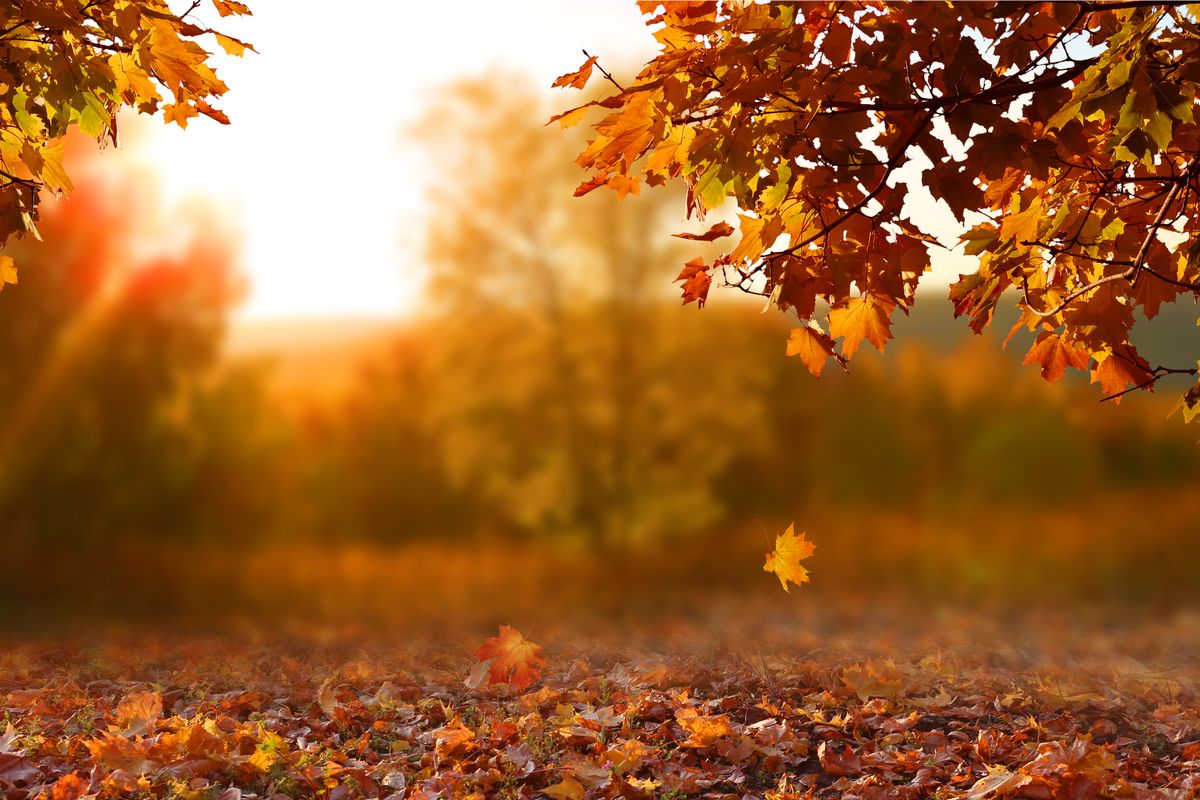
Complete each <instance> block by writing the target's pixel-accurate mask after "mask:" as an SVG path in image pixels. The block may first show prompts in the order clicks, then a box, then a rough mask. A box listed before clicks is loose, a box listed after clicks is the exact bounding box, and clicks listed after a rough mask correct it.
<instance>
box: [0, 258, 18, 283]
mask: <svg viewBox="0 0 1200 800" xmlns="http://www.w3.org/2000/svg"><path fill="white" fill-rule="evenodd" d="M16 282H17V265H16V262H14V261H13V259H12V256H0V290H3V289H4V287H5V285H7V284H10V283H16Z"/></svg>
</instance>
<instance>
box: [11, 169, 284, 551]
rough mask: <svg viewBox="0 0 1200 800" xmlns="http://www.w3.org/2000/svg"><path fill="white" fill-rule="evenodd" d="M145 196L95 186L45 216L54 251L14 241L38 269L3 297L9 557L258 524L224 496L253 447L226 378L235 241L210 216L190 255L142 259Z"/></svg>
mask: <svg viewBox="0 0 1200 800" xmlns="http://www.w3.org/2000/svg"><path fill="white" fill-rule="evenodd" d="M145 187H146V183H145V182H144V181H141V182H139V181H124V180H121V179H119V178H118V179H116V180H114V179H112V177H111V176H109V177H108V178H107V179H105V178H103V177H100V176H96V177H92V178H89V179H86V180H84V181H81V184H80V187H79V188H78V190H77V191H75V192H74V193H73V194H72V195H70V196H69V197H68V198H66V199H63V200H60V201H59V202H57V203H55V204H54V205H53V206H51V207H50V209H49V211H48V213H46V215H45V219H44V223H43V227H44V229H45V232H46V241H45V243H41V244H39V243H36V242H32V241H29V240H26V241H23V242H20V243H18V244H17V245H16V248H17V250H18V251H19V255H20V257H21V258H23V259H24V260H25V262H26V263H27V264H29V265H30V266H35V267H36V268H35V269H29V270H27V271H26V272H25V273H24V275H23V280H22V292H21V293H20V294H19V295H17V294H15V293H6V294H4V295H3V296H0V359H2V360H3V362H4V369H3V370H2V371H0V420H2V421H3V422H2V424H0V529H3V530H4V532H5V544H7V545H9V546H22V545H29V546H34V545H36V546H44V545H47V544H53V543H58V544H61V545H63V546H68V547H79V546H85V545H88V544H89V543H91V544H96V543H101V542H111V541H113V540H116V539H119V538H121V537H129V536H138V535H146V536H152V537H163V536H168V535H171V534H174V535H182V534H185V533H187V534H189V535H191V534H196V533H198V532H200V531H202V530H206V529H207V530H208V531H209V532H211V530H212V528H214V527H219V524H218V523H216V522H215V521H214V520H215V519H216V518H222V515H221V514H219V513H216V514H214V513H213V512H214V511H215V510H216V509H218V508H220V509H222V511H224V512H230V511H231V510H235V509H234V508H233V507H236V509H240V511H239V512H238V513H241V514H242V518H241V520H240V521H242V522H244V523H253V521H254V520H253V518H252V516H251V515H250V514H248V513H244V512H245V511H246V509H245V507H244V506H245V501H243V500H238V501H236V502H232V503H231V505H226V504H225V502H224V501H223V499H222V495H221V492H220V491H219V490H218V489H217V488H216V484H220V485H221V486H225V487H227V486H230V485H231V484H233V483H235V482H236V481H247V480H248V476H247V474H245V473H240V472H239V469H238V465H239V459H242V461H243V462H244V461H245V460H246V459H248V458H249V456H247V455H246V449H247V447H248V443H251V442H253V441H254V439H253V435H252V431H253V415H252V414H250V413H249V411H250V409H249V408H247V406H246V403H244V402H243V403H242V407H241V408H240V410H239V414H238V418H237V425H238V426H239V433H238V436H236V437H225V436H221V435H219V431H220V426H219V424H218V420H219V419H220V418H221V417H222V416H226V415H227V413H228V412H223V411H221V409H222V408H225V407H227V406H228V405H229V404H231V403H233V404H236V403H237V401H236V400H235V398H236V397H238V396H239V395H240V396H243V397H245V396H246V393H247V391H251V393H252V391H253V390H251V389H248V388H247V382H246V378H245V377H244V376H242V377H238V376H233V377H232V378H229V379H225V378H222V377H220V376H216V375H214V373H213V366H214V363H215V360H216V358H217V355H218V346H219V344H220V341H221V336H222V333H223V330H224V324H225V317H226V313H227V311H228V310H229V308H230V306H231V305H232V303H233V302H234V301H235V300H236V299H237V298H238V297H239V296H240V294H241V281H240V279H239V277H238V275H237V273H236V272H235V270H234V267H233V263H234V262H233V251H232V243H231V242H232V240H231V238H230V237H229V235H228V234H224V233H222V232H221V230H220V226H219V225H218V224H217V221H216V220H215V219H214V218H212V217H211V215H208V216H204V215H203V214H202V212H200V211H199V210H197V214H198V215H199V216H195V217H193V221H192V222H191V223H190V226H191V228H192V233H191V237H190V239H188V240H186V241H185V243H184V245H183V246H182V247H181V248H180V249H179V250H178V251H177V252H174V253H162V254H157V255H153V254H144V253H142V254H140V253H139V249H144V245H143V244H142V243H143V242H144V240H145V239H144V236H143V235H142V234H141V232H140V228H139V225H140V224H142V223H144V222H145V217H144V216H143V217H141V218H137V217H134V216H131V215H130V214H129V213H128V209H129V208H130V207H154V204H155V201H154V199H153V196H152V193H151V192H150V191H149V190H148V189H146V188H145ZM175 224H177V225H178V222H176V223H175ZM181 227H182V229H183V230H186V229H187V228H188V227H189V225H188V223H187V222H184V224H183V225H182V226H181ZM251 460H252V459H251ZM242 467H245V468H247V469H249V468H250V465H249V464H245V463H242ZM222 471H224V473H226V474H224V475H223V476H222V475H221V474H220V473H221V472H222ZM249 485H250V486H260V487H261V484H256V483H254V482H252V481H251V482H249ZM239 504H241V505H239ZM231 506H232V507H231ZM228 517H229V514H228V513H227V514H226V515H225V517H224V518H223V519H224V521H225V522H228Z"/></svg>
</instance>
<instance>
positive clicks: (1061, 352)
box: [1025, 331, 1090, 383]
mask: <svg viewBox="0 0 1200 800" xmlns="http://www.w3.org/2000/svg"><path fill="white" fill-rule="evenodd" d="M1089 359H1090V356H1089V355H1088V353H1087V351H1086V350H1084V349H1082V348H1080V347H1076V346H1075V345H1072V344H1071V343H1069V342H1065V341H1063V338H1062V337H1061V336H1059V335H1058V334H1057V333H1046V332H1045V331H1043V332H1042V333H1040V334H1038V337H1037V339H1035V340H1034V342H1033V346H1032V347H1030V348H1029V352H1028V353H1026V354H1025V364H1027V365H1028V364H1040V365H1041V367H1042V377H1043V378H1045V379H1046V380H1047V381H1050V382H1051V383H1053V382H1054V381H1056V380H1058V379H1059V378H1061V377H1062V376H1063V374H1064V373H1065V372H1066V371H1067V367H1075V369H1087V366H1088V361H1089Z"/></svg>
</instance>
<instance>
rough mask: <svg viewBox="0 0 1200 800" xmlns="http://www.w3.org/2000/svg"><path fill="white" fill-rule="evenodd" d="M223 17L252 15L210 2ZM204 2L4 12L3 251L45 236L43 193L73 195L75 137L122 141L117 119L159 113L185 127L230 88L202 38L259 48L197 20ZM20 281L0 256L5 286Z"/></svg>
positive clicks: (51, 1)
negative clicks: (68, 150)
mask: <svg viewBox="0 0 1200 800" xmlns="http://www.w3.org/2000/svg"><path fill="white" fill-rule="evenodd" d="M207 2H209V3H210V4H211V6H212V7H213V9H214V10H215V11H216V12H217V13H218V14H219V15H220V16H222V17H226V16H230V15H245V14H249V13H250V9H249V8H248V7H247V6H246V5H244V4H243V3H240V2H236V1H235V0H207ZM199 6H200V0H196V1H195V2H193V3H192V4H191V5H190V6H189V7H188V8H187V9H186V10H185V11H184V12H182V13H176V12H174V11H172V10H171V8H170V7H169V6H168V5H167V3H166V2H163V0H87V1H86V2H85V1H84V0H20V2H16V3H6V4H4V6H3V7H0V248H3V247H4V246H5V245H6V244H7V243H8V242H9V241H10V240H12V239H13V238H15V237H20V236H23V235H25V234H27V233H32V234H34V235H37V228H36V220H37V216H38V201H39V199H40V195H41V192H42V190H43V189H45V190H47V191H49V192H53V193H59V192H63V191H66V190H69V189H71V180H70V178H69V177H68V175H67V172H66V170H65V169H64V167H63V153H64V147H65V139H64V137H65V136H66V134H67V132H68V131H70V130H71V129H72V128H78V129H79V130H81V131H82V132H83V133H85V134H86V135H88V136H90V137H92V138H95V139H97V140H103V139H105V138H108V139H111V141H112V142H113V143H114V144H115V143H116V141H117V112H118V111H119V110H120V109H122V108H126V107H128V108H133V109H135V110H137V111H138V112H141V113H146V114H153V113H156V112H159V111H161V112H162V115H163V119H164V120H165V121H166V122H175V123H176V124H178V125H179V126H180V127H183V128H186V127H187V124H188V120H189V119H191V118H193V117H196V116H199V115H201V114H203V115H205V116H207V117H209V118H211V119H214V120H216V121H218V122H220V123H222V124H228V122H229V118H228V117H227V116H226V115H225V113H224V112H223V111H221V110H220V109H219V108H217V107H216V106H215V105H214V103H215V101H216V100H217V98H219V97H220V96H221V95H222V94H224V93H225V92H226V90H227V88H228V87H226V85H225V84H224V83H223V82H222V81H221V80H220V79H219V78H218V77H217V74H216V72H214V71H213V68H212V67H211V65H210V64H209V63H208V59H209V55H210V53H209V51H208V50H206V49H205V48H204V47H203V46H202V45H201V43H200V42H201V41H203V37H207V36H211V37H212V39H213V40H214V41H215V43H216V45H217V46H219V47H220V48H221V49H223V50H224V51H225V52H227V53H229V54H230V55H234V56H240V55H242V54H243V53H244V52H245V51H246V50H253V47H252V46H251V45H249V44H247V43H245V42H242V41H240V40H238V39H235V38H233V37H232V36H227V35H225V34H223V33H220V32H218V31H215V30H213V29H211V28H208V27H206V26H204V25H201V24H199V23H198V22H196V21H194V18H193V15H194V12H196V10H197V9H198V7H199ZM15 282H16V270H15V268H14V263H13V259H12V257H11V256H6V255H0V288H2V287H3V285H4V284H6V283H15Z"/></svg>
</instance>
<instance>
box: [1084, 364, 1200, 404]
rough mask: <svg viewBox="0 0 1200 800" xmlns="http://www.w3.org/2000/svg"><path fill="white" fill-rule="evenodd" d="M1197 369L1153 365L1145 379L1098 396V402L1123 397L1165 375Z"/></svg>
mask: <svg viewBox="0 0 1200 800" xmlns="http://www.w3.org/2000/svg"><path fill="white" fill-rule="evenodd" d="M1198 371H1200V370H1198V369H1197V368H1196V367H1191V368H1187V367H1181V368H1177V369H1173V368H1171V367H1162V366H1159V367H1155V368H1154V369H1152V370H1151V371H1150V377H1149V378H1147V379H1146V380H1144V381H1142V382H1141V383H1139V384H1137V385H1135V386H1128V387H1126V388H1124V389H1122V390H1121V391H1119V392H1113V393H1112V394H1108V395H1105V396H1104V397H1101V398H1100V402H1101V403H1106V402H1108V401H1109V400H1116V399H1117V398H1118V397H1124V396H1125V395H1127V394H1129V393H1130V392H1136V391H1138V390H1139V389H1145V388H1147V387H1149V386H1153V385H1154V384H1156V383H1158V382H1159V381H1160V380H1162V379H1163V378H1165V377H1167V376H1168V375H1195V374H1196V373H1197V372H1198Z"/></svg>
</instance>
